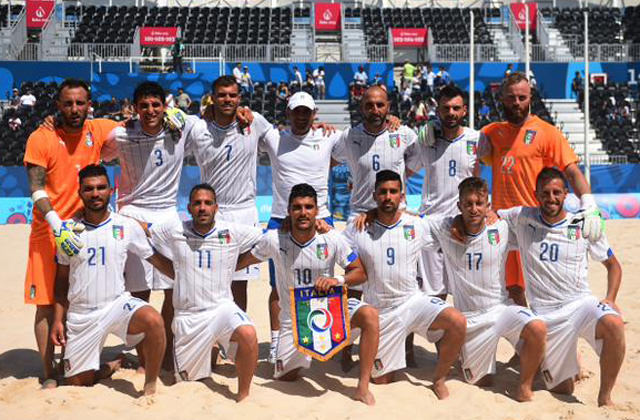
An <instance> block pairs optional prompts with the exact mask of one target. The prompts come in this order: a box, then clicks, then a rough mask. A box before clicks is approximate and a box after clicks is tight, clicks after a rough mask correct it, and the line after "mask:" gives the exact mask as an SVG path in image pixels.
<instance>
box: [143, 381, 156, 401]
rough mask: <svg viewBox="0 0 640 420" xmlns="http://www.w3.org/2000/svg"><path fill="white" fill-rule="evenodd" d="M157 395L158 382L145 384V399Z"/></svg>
mask: <svg viewBox="0 0 640 420" xmlns="http://www.w3.org/2000/svg"><path fill="white" fill-rule="evenodd" d="M155 393H156V382H155V381H153V382H149V383H146V384H144V389H143V390H142V395H144V396H145V397H148V396H151V395H155Z"/></svg>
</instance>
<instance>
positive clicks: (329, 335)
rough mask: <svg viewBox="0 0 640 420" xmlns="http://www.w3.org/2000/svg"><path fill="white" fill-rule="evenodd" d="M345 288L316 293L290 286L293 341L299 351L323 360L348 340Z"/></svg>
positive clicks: (348, 329)
mask: <svg viewBox="0 0 640 420" xmlns="http://www.w3.org/2000/svg"><path fill="white" fill-rule="evenodd" d="M347 308H348V306H347V290H346V288H344V287H342V286H336V287H332V288H331V289H330V290H329V291H328V292H326V293H325V292H320V291H318V290H316V288H315V287H301V288H297V289H291V320H292V323H293V341H294V344H295V346H296V348H297V349H298V351H299V352H301V353H303V354H306V355H307V356H311V357H313V358H314V359H316V360H320V361H321V362H325V361H327V360H329V359H331V358H332V357H333V356H334V355H335V354H336V353H338V352H339V351H340V350H342V348H343V347H345V346H346V345H347V344H348V343H349V337H350V334H351V331H350V327H349V311H348V309H347Z"/></svg>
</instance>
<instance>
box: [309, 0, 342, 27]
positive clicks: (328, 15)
mask: <svg viewBox="0 0 640 420" xmlns="http://www.w3.org/2000/svg"><path fill="white" fill-rule="evenodd" d="M340 15H341V9H340V3H316V5H315V17H316V18H315V24H316V31H339V30H340V29H341V26H340V19H341V16H340Z"/></svg>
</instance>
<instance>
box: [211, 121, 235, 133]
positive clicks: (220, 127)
mask: <svg viewBox="0 0 640 420" xmlns="http://www.w3.org/2000/svg"><path fill="white" fill-rule="evenodd" d="M210 124H211V125H213V126H214V127H215V128H216V129H218V130H220V131H229V130H231V129H233V128H236V127H237V125H238V121H237V120H233V122H232V123H231V124H229V125H220V124H218V123H217V122H215V120H213V121H210Z"/></svg>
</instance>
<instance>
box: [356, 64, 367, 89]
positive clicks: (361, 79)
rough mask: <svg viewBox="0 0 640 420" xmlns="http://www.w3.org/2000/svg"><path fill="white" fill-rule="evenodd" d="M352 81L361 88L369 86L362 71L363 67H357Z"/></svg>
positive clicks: (365, 73) (364, 72) (365, 74)
mask: <svg viewBox="0 0 640 420" xmlns="http://www.w3.org/2000/svg"><path fill="white" fill-rule="evenodd" d="M353 81H354V82H356V85H358V86H363V87H364V86H367V85H368V84H369V76H367V72H366V71H364V66H360V67H358V71H357V72H356V73H355V74H354V75H353Z"/></svg>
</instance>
